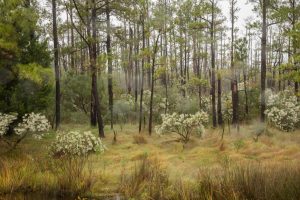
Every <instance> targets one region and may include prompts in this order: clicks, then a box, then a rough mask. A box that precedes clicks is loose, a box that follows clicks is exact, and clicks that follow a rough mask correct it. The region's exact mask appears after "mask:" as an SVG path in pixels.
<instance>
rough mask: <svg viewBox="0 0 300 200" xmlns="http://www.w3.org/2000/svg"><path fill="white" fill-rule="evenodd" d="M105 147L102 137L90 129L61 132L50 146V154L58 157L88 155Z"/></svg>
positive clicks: (101, 150)
mask: <svg viewBox="0 0 300 200" xmlns="http://www.w3.org/2000/svg"><path fill="white" fill-rule="evenodd" d="M104 149H105V146H104V145H103V143H102V141H101V139H100V138H98V137H96V136H94V135H93V134H92V133H91V132H90V131H87V132H83V133H82V132H79V131H70V132H67V133H60V134H58V135H57V137H56V140H55V141H54V142H53V143H52V145H51V147H50V154H51V156H53V157H56V158H62V157H80V156H87V155H89V154H90V153H95V152H100V153H102V152H103V151H104Z"/></svg>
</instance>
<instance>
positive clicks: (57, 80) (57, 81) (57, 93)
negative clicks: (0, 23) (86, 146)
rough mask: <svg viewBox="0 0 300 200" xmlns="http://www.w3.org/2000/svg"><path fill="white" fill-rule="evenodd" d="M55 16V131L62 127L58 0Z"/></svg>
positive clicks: (54, 1) (53, 11)
mask: <svg viewBox="0 0 300 200" xmlns="http://www.w3.org/2000/svg"><path fill="white" fill-rule="evenodd" d="M52 15H53V45H54V68H55V129H56V130H57V129H58V128H59V125H60V70H59V66H58V59H59V58H58V37H57V22H56V17H57V16H56V0H52Z"/></svg>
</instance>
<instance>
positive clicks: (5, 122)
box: [0, 113, 17, 137]
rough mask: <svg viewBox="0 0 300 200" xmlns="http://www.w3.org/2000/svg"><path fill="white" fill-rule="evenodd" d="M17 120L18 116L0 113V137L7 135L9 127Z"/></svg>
mask: <svg viewBox="0 0 300 200" xmlns="http://www.w3.org/2000/svg"><path fill="white" fill-rule="evenodd" d="M16 119H17V116H16V115H11V114H4V113H0V137H1V136H3V135H5V134H6V133H7V131H8V128H9V125H10V124H11V123H12V122H14V121H15V120H16Z"/></svg>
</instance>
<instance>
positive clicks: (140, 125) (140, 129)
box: [139, 16, 146, 133]
mask: <svg viewBox="0 0 300 200" xmlns="http://www.w3.org/2000/svg"><path fill="white" fill-rule="evenodd" d="M142 20H143V21H142V29H143V30H142V37H143V46H142V51H143V54H144V51H145V42H146V41H145V17H144V16H143V19H142ZM144 68H145V58H144V56H143V58H142V74H141V91H140V113H139V133H141V131H142V121H143V95H144V75H145V72H144V71H145V69H144Z"/></svg>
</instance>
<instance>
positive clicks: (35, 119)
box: [14, 113, 51, 139]
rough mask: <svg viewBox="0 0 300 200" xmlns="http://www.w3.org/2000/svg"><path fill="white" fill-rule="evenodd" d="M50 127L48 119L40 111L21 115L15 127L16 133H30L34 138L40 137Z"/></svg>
mask: <svg viewBox="0 0 300 200" xmlns="http://www.w3.org/2000/svg"><path fill="white" fill-rule="evenodd" d="M50 128H51V126H50V123H49V121H48V119H47V118H46V117H45V116H44V115H42V114H40V113H29V114H26V115H24V116H23V118H22V122H21V123H19V124H18V126H17V127H15V129H14V131H15V133H16V134H17V135H24V134H27V133H31V134H32V135H33V137H35V138H36V139H41V138H42V137H43V136H44V135H45V134H46V133H47V131H49V129H50Z"/></svg>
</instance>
